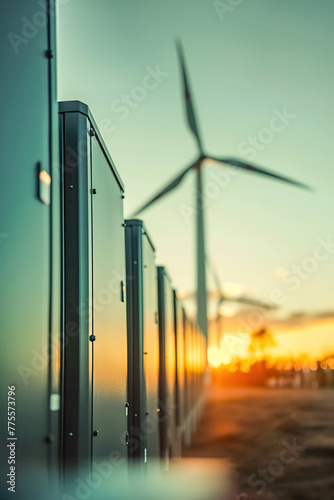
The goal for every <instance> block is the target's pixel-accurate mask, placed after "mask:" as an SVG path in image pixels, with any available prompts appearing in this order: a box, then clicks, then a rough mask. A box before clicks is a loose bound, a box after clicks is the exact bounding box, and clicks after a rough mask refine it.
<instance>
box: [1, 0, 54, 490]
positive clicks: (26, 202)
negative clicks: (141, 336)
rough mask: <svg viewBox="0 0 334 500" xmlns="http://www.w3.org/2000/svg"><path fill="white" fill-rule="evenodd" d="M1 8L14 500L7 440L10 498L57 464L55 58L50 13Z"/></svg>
mask: <svg viewBox="0 0 334 500" xmlns="http://www.w3.org/2000/svg"><path fill="white" fill-rule="evenodd" d="M52 6H53V2H51V8H52ZM0 11H1V16H0V34H1V52H0V64H1V68H2V70H3V78H2V80H1V96H0V103H1V113H2V117H3V120H2V124H3V127H2V131H1V139H0V142H1V145H0V150H1V169H0V186H1V196H0V281H1V297H0V322H1V323H0V329H1V334H2V344H1V364H0V366H1V368H0V393H1V398H0V401H1V404H0V414H1V426H0V437H1V443H2V446H1V452H0V469H1V471H2V473H3V474H4V476H3V478H4V479H3V481H1V484H0V497H1V498H7V497H8V498H11V497H13V493H12V492H10V491H8V489H7V487H9V486H10V485H9V484H6V479H5V478H6V474H7V473H9V464H8V451H9V448H7V447H6V445H5V444H4V443H6V442H10V441H7V437H13V438H14V437H17V438H18V440H17V447H16V457H15V464H14V466H15V467H16V472H17V481H16V488H15V494H14V496H15V497H16V498H28V497H29V496H30V497H31V498H32V497H34V493H35V492H36V493H37V490H38V487H39V485H38V483H37V482H36V483H35V484H33V483H32V482H31V481H30V482H22V481H20V478H19V474H20V471H22V470H23V469H24V468H25V467H26V465H27V463H29V464H30V465H32V464H36V465H37V464H38V467H39V474H40V476H41V477H45V478H48V479H50V478H51V479H52V475H50V470H51V466H52V465H54V466H57V459H58V416H59V410H58V409H57V408H58V405H57V401H58V395H59V365H58V360H59V340H60V339H59V332H60V300H59V298H60V290H59V289H60V253H59V232H58V231H59V187H58V183H57V181H58V179H57V177H58V174H59V171H58V168H57V167H58V163H57V154H58V147H57V133H58V126H57V109H56V94H55V57H53V58H51V59H50V58H49V56H50V55H51V53H50V51H51V50H52V51H53V52H55V43H54V42H55V38H54V16H51V15H48V14H47V12H48V4H47V2H44V1H41V2H39V3H37V2H26V1H24V0H13V1H12V2H8V1H4V0H1V2H0ZM43 12H44V14H43ZM49 14H50V12H49ZM37 15H38V16H39V17H37ZM38 19H39V22H41V19H42V20H43V22H42V23H41V25H40V26H39V27H37V26H36V21H37V22H38ZM29 23H30V25H29V26H28V24H29ZM54 55H55V54H54ZM40 174H41V175H40ZM51 178H52V182H51V183H50V179H51ZM43 195H44V196H43ZM42 199H43V200H44V202H43V201H42ZM13 385H14V386H15V388H16V389H15V398H16V406H15V409H16V420H15V428H16V429H17V431H16V432H17V434H16V436H9V434H8V430H7V418H6V417H7V407H8V404H7V402H8V401H7V391H8V386H13ZM51 394H54V396H53V397H52V399H51ZM50 402H52V408H53V409H52V410H51V407H50Z"/></svg>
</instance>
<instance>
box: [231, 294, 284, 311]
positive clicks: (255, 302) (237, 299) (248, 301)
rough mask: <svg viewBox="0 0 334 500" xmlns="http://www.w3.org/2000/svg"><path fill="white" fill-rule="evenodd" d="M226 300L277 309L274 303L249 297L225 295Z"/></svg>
mask: <svg viewBox="0 0 334 500" xmlns="http://www.w3.org/2000/svg"><path fill="white" fill-rule="evenodd" d="M224 300H227V301H229V302H238V303H239V304H247V305H249V306H256V307H262V308H263V309H277V306H275V305H274V304H268V303H267V302H261V301H260V300H256V299H250V298H249V297H225V298H224Z"/></svg>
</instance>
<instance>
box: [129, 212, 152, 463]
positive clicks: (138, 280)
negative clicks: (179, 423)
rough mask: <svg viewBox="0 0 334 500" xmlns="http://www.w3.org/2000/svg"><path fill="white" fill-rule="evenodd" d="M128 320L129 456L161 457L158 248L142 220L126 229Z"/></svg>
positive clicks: (144, 460) (138, 457) (147, 459)
mask: <svg viewBox="0 0 334 500" xmlns="http://www.w3.org/2000/svg"><path fill="white" fill-rule="evenodd" d="M125 241H126V264H127V266H126V267H127V319H128V367H129V369H128V403H129V447H128V449H129V457H130V459H131V460H132V459H139V461H141V462H142V463H144V464H146V463H150V458H151V457H155V458H157V457H159V425H158V412H157V410H158V409H159V408H158V370H159V331H158V324H157V312H158V311H157V308H158V303H157V276H156V267H155V262H154V253H155V251H154V247H153V245H152V242H151V240H150V238H149V236H148V235H147V232H146V231H145V229H144V226H143V223H142V221H140V220H127V221H126V229H125Z"/></svg>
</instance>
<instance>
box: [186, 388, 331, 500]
mask: <svg viewBox="0 0 334 500" xmlns="http://www.w3.org/2000/svg"><path fill="white" fill-rule="evenodd" d="M206 398H207V400H206V407H205V410H204V413H203V416H202V418H201V421H200V424H199V427H198V432H197V433H196V435H195V437H194V440H193V444H192V446H191V447H189V448H186V449H185V450H184V453H183V455H184V456H185V457H201V458H204V457H212V458H225V459H227V460H228V462H229V463H230V464H231V466H232V470H233V481H234V485H235V495H234V498H235V499H238V500H250V499H251V500H253V499H262V500H320V499H324V500H331V499H334V390H333V389H321V390H311V389H275V390H273V389H265V388H230V389H229V388H225V387H224V388H223V387H219V386H215V385H212V386H210V387H208V388H207V395H206Z"/></svg>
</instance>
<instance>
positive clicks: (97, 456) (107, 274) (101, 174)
mask: <svg viewBox="0 0 334 500" xmlns="http://www.w3.org/2000/svg"><path fill="white" fill-rule="evenodd" d="M91 143H92V189H93V193H94V192H95V191H94V190H96V194H93V201H92V234H93V245H92V252H93V254H92V262H93V269H92V271H93V297H92V301H93V307H92V310H93V331H92V333H93V334H94V335H95V336H96V340H95V341H94V342H93V343H92V346H93V364H94V366H93V431H97V432H98V436H95V437H93V460H95V461H96V460H101V459H107V458H108V457H109V455H110V454H111V453H118V454H120V456H122V457H125V456H126V454H127V450H126V444H125V433H126V430H127V418H126V413H125V403H126V376H127V350H126V349H127V333H126V305H125V299H124V297H123V290H122V284H123V285H124V284H125V248H124V227H123V223H124V219H123V199H122V196H123V192H122V190H121V189H120V187H119V184H118V183H117V182H116V180H115V177H114V176H113V175H112V171H111V169H110V165H109V163H108V162H107V161H106V157H105V156H104V154H103V150H102V149H101V147H100V144H99V143H98V141H97V139H96V135H95V136H93V137H92V138H91Z"/></svg>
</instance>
